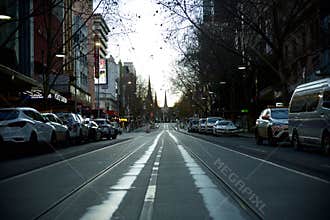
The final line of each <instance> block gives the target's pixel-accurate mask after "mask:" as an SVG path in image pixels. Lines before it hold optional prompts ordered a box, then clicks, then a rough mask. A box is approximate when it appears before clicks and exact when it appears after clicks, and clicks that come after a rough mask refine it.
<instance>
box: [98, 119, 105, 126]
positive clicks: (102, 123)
mask: <svg viewBox="0 0 330 220" xmlns="http://www.w3.org/2000/svg"><path fill="white" fill-rule="evenodd" d="M95 122H96V124H98V125H104V124H106V122H105V121H104V120H95Z"/></svg>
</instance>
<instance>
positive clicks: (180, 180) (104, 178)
mask: <svg viewBox="0 0 330 220" xmlns="http://www.w3.org/2000/svg"><path fill="white" fill-rule="evenodd" d="M168 128H169V126H167V125H165V126H164V127H163V128H161V129H159V131H157V132H153V133H150V134H148V135H144V136H141V137H137V138H135V139H133V140H132V141H129V142H128V143H120V144H116V145H113V146H112V147H109V148H102V149H99V150H97V151H93V152H90V153H89V154H84V155H82V156H81V157H75V158H71V159H69V160H67V161H65V162H63V163H57V164H55V165H53V166H47V167H45V168H44V169H38V170H36V171H34V172H29V173H27V174H25V175H20V176H17V177H14V178H11V179H6V180H2V181H0V196H1V198H2V199H1V202H0V207H1V208H0V216H1V217H2V218H3V219H34V218H35V217H38V216H39V215H40V213H44V214H43V215H41V216H39V217H38V218H37V219H93V220H94V219H98V220H101V219H110V218H111V219H143V220H147V219H212V218H213V219H253V218H254V216H253V214H252V213H250V212H249V211H247V210H246V209H245V208H243V207H244V206H242V204H240V203H238V202H237V201H236V200H235V199H234V198H233V197H232V196H231V195H230V194H229V193H227V191H226V190H224V189H223V188H222V185H221V184H219V183H218V182H217V180H216V179H215V178H214V177H213V176H212V174H211V173H209V172H208V171H207V170H204V168H202V166H201V164H199V163H198V162H196V161H195V160H194V159H193V158H192V157H191V156H190V155H189V153H188V152H187V151H186V150H185V149H184V147H183V146H181V145H178V143H177V142H176V141H175V138H174V139H173V136H172V137H170V133H171V132H172V131H171V132H168ZM127 153H129V155H130V156H128V157H127V158H125V159H124V160H122V161H121V162H120V163H118V164H117V165H116V166H114V167H113V168H111V169H109V170H107V172H104V173H102V175H100V176H99V177H97V178H95V179H94V180H93V181H91V182H89V184H87V185H85V186H84V187H81V188H80V189H79V190H77V191H76V193H72V195H71V196H68V197H67V198H66V199H62V198H63V196H66V195H67V194H68V193H70V192H72V190H74V189H76V188H77V187H78V186H80V185H81V184H82V183H83V182H85V181H86V180H88V179H90V178H91V177H93V176H95V174H96V173H98V172H99V171H101V170H102V169H104V168H105V167H107V166H109V165H110V164H111V163H114V161H116V159H118V158H119V157H121V156H122V155H126V154H127ZM59 200H60V201H61V202H59V203H56V202H57V201H59ZM55 203H56V204H57V205H54V204H55ZM50 207H51V208H50ZM49 208H50V209H49ZM45 210H48V211H47V212H45ZM141 213H142V214H141ZM143 213H144V214H143Z"/></svg>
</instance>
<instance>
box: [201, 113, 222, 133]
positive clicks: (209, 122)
mask: <svg viewBox="0 0 330 220" xmlns="http://www.w3.org/2000/svg"><path fill="white" fill-rule="evenodd" d="M221 120H223V118H221V117H208V118H206V125H205V127H206V133H213V126H214V125H215V123H216V122H217V121H221Z"/></svg>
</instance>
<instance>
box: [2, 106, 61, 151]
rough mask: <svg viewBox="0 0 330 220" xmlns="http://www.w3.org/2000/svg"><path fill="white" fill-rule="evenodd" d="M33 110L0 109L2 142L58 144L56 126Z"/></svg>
mask: <svg viewBox="0 0 330 220" xmlns="http://www.w3.org/2000/svg"><path fill="white" fill-rule="evenodd" d="M46 122H47V121H46V120H45V119H44V118H43V117H42V116H41V114H40V113H39V112H38V111H37V110H35V109H33V108H23V107H22V108H2V109H0V140H1V141H3V142H9V143H30V144H32V145H33V144H37V143H41V142H43V143H49V144H52V145H55V144H56V142H57V137H56V132H55V128H54V126H52V125H50V124H47V123H46Z"/></svg>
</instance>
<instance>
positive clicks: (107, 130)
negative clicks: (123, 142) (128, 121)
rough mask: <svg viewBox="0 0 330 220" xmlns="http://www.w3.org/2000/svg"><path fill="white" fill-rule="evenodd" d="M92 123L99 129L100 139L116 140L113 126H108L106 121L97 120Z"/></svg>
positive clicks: (103, 119)
mask: <svg viewBox="0 0 330 220" xmlns="http://www.w3.org/2000/svg"><path fill="white" fill-rule="evenodd" d="M94 121H95V122H96V123H97V124H98V125H99V127H100V128H101V132H102V137H106V138H108V139H110V138H112V139H116V138H117V134H116V131H115V129H114V128H113V126H112V125H111V124H110V122H109V121H108V120H107V119H105V118H98V119H94Z"/></svg>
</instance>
